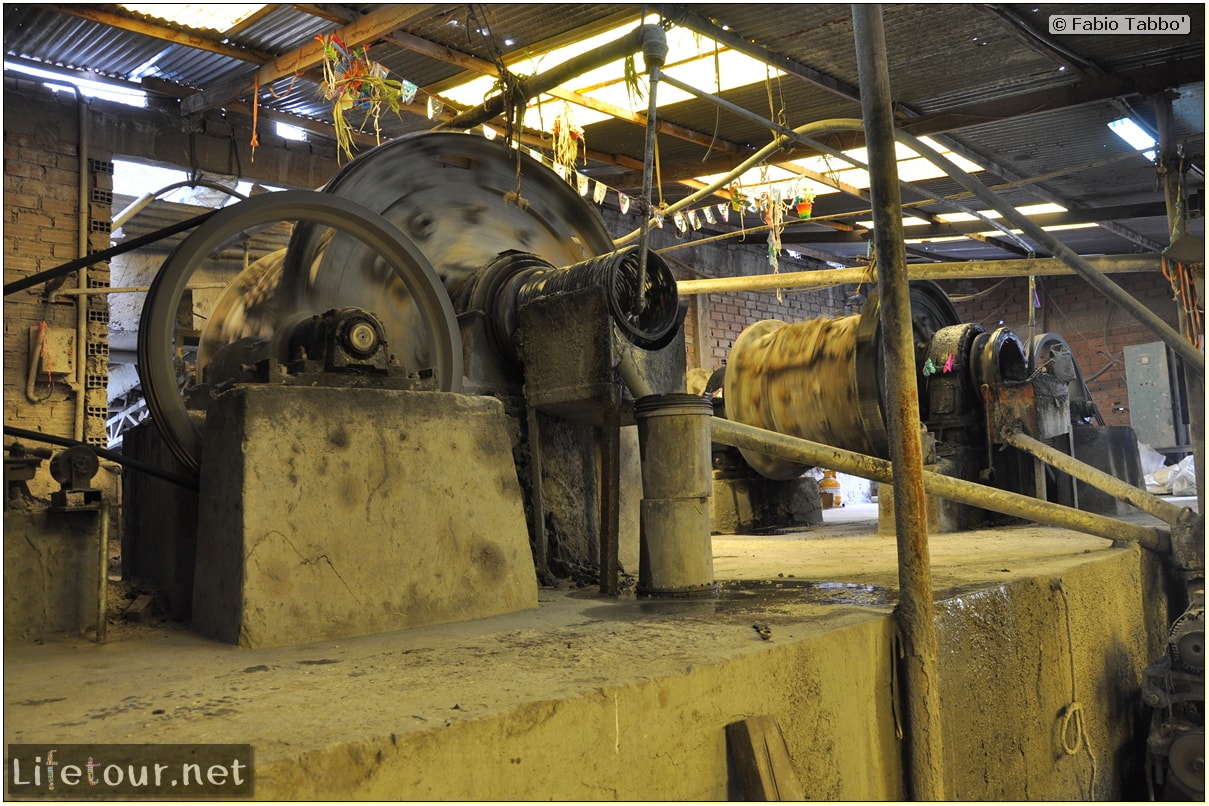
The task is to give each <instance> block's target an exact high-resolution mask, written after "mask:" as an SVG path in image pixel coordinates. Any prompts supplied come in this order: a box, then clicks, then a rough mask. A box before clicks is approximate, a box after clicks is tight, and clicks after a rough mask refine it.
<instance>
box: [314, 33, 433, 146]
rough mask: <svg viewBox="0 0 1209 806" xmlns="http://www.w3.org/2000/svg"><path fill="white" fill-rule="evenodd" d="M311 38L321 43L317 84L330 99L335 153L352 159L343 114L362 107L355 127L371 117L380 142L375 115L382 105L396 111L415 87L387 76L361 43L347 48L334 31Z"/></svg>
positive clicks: (348, 128) (350, 132) (349, 130)
mask: <svg viewBox="0 0 1209 806" xmlns="http://www.w3.org/2000/svg"><path fill="white" fill-rule="evenodd" d="M315 39H316V40H318V41H319V42H322V43H323V83H322V84H320V88H321V89H322V91H323V97H324V98H326V99H327V100H329V101H331V102H332V122H333V124H334V126H335V129H336V151H337V155H339V154H344V155H345V156H347V157H348V158H349V159H352V157H353V138H352V135H353V131H354V129H353V127H352V125H351V124H349V122H348V120H347V118H346V114H347V113H348V112H351V111H352V110H354V109H357V110H362V111H364V112H365V118H364V119H363V120H362V121H361V126H360V127H358V128H357V129H356V131H362V130H364V128H365V125H366V123H368V122H369V121H370V120H371V119H372V120H373V122H374V136H375V138H376V140H377V141H378V142H379V143H380V142H381V141H382V129H381V126H380V125H379V118H380V117H381V115H382V109H383V107H385V108H387V109H389V110H390V111H392V112H394V113H395V114H399V110H400V109H401V108H402V106H403V105H404V104H409V103H411V102H412V100H414V99H415V96H416V91H417V90H418V89H419V88H418V87H416V85H415V84H413V83H411V82H410V81H406V82H405V81H398V80H395V79H392V78H390V71H389V70H387V69H386V68H385V67H383V66H382V65H381V64H379V63H378V62H375V61H372V60H371V59H370V58H369V50H368V49H367V48H366V47H365V46H364V45H362V46H360V47H355V48H351V49H350V48H348V47H346V46H345V44H344V42H343V40H341V39H340V37H338V36H336V35H335V34H332V35H329V36H317V37H315ZM432 103H433V99H432V98H431V97H429V110H430V112H431V110H432Z"/></svg>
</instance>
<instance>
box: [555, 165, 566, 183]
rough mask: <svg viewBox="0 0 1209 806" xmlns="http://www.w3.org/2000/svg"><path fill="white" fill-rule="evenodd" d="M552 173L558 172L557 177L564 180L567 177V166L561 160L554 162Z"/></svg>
mask: <svg viewBox="0 0 1209 806" xmlns="http://www.w3.org/2000/svg"><path fill="white" fill-rule="evenodd" d="M554 173H556V174H558V178H559V179H563V180H565V179H566V178H567V166H566V165H563V164H562V163H561V162H556V163H554Z"/></svg>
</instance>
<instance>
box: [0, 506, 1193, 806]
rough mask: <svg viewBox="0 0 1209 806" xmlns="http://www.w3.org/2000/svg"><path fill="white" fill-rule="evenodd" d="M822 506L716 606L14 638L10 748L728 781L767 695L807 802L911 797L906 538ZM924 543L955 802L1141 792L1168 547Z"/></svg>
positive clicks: (656, 792)
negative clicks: (902, 628)
mask: <svg viewBox="0 0 1209 806" xmlns="http://www.w3.org/2000/svg"><path fill="white" fill-rule="evenodd" d="M1194 504H1195V502H1193V505H1194ZM824 517H825V521H826V523H825V524H824V525H822V526H818V527H813V528H810V529H807V530H803V531H799V532H793V533H787V534H782V535H775V536H762V537H752V536H730V537H719V536H715V538H714V543H713V546H714V567H715V570H716V573H717V576H718V578H719V579H720V580H722V581H723V592H722V595H721V596H720V598H718V599H717V600H705V601H695V602H649V601H639V600H636V599H634V598H633V597H632V596H629V597H627V596H625V595H623V596H621V597H619V598H604V597H601V596H599V595H597V594H595V593H594V592H593V590H591V589H580V590H551V589H542V590H541V592H540V597H539V598H540V604H539V607H538V608H537V609H536V610H533V611H525V612H518V613H511V614H505V615H500V616H495V617H491V618H487V619H483V620H479V621H473V622H465V623H458V624H447V625H440V626H434V627H426V628H420V629H413V630H406V631H400V632H392V633H384V634H380V635H375V636H369V637H364V638H354V639H346V640H340V641H337V642H325V643H315V644H310V645H305V646H293V647H278V648H265V649H246V648H239V647H235V646H230V645H225V644H220V643H217V642H214V641H211V640H208V639H204V638H201V637H199V636H197V635H195V634H194V633H192V632H189V631H187V630H186V629H185V628H183V627H181V626H179V625H173V624H171V623H168V622H165V623H162V624H159V625H156V626H153V627H147V626H139V627H137V628H136V627H135V626H133V625H132V626H128V627H126V628H125V633H124V634H121V635H119V636H117V637H116V639H115V640H112V641H111V642H109V643H107V644H104V645H96V644H92V643H89V642H88V641H85V640H79V639H76V640H66V639H65V640H62V641H59V642H47V643H45V644H43V645H37V646H32V645H27V644H26V645H21V644H17V645H9V646H8V647H7V648H6V651H5V659H4V672H5V681H4V714H5V720H4V738H5V742H6V743H15V742H21V743H38V744H45V745H47V746H51V745H53V744H54V743H92V742H120V743H148V742H173V743H179V742H208V743H250V744H252V745H253V746H254V753H255V761H254V765H253V768H254V774H255V789H254V792H255V797H256V799H311V798H322V799H343V798H351V799H404V800H428V799H433V800H436V799H440V800H457V799H468V800H511V799H517V800H543V799H553V800H614V799H622V800H688V799H701V800H725V799H727V798H728V796H729V795H731V794H733V791H732V789H731V786H732V784H731V780H732V776H731V775H730V773H729V771H728V761H727V751H726V739H725V727H726V725H727V724H730V723H732V722H735V721H738V720H742V719H744V718H746V717H749V716H755V715H760V714H769V715H772V716H773V717H774V718H775V719H776V720H777V722H778V724H779V725H780V728H781V730H782V732H783V733H784V735H785V738H786V742H787V745H788V750H789V754H790V757H791V758H792V760H793V765H794V769H795V772H796V774H797V776H798V778H799V779H800V781H801V782H802V785H803V787H804V789H805V792H806V796H807V798H810V799H820V800H836V799H846V800H847V799H853V800H865V799H869V800H885V799H890V800H898V799H902V798H904V797H905V795H906V789H905V787H906V784H905V780H906V773H905V772H904V768H903V762H902V758H903V752H902V751H903V747H902V741H901V740H900V739H899V738H898V736H897V731H898V727H899V725H898V720H897V717H896V713H897V711H896V704H895V701H894V698H893V696H892V680H893V675H892V667H893V664H892V657H893V640H892V638H893V632H894V631H893V624H892V620H891V612H892V608H893V602H894V599H895V588H896V587H897V570H896V568H897V566H896V559H895V545H894V542H895V541H894V539H893V537H892V536H891V537H886V536H878V535H876V534H875V531H876V517H877V513H876V505H866V506H863V507H846V508H844V509H839V510H827V511H826V512H825V513H824ZM1137 517H1139V518H1144V516H1137ZM931 552H932V564H933V576H934V585H935V592H936V600H937V602H938V607H937V625H938V630H939V633H940V643H941V653H940V670H941V680H940V686H939V687H940V691H941V700H942V706H941V707H942V717H943V722H944V731H945V736H944V741H945V754H946V764H945V766H946V769H947V775H948V795H949V797H950V798H951V799H958V800H1037V799H1057V800H1084V799H1097V800H1104V799H1121V798H1124V799H1136V798H1143V797H1145V783H1144V781H1145V778H1144V773H1143V755H1142V754H1143V752H1144V747H1145V745H1144V739H1145V733H1146V728H1147V722H1146V719H1145V716H1146V715H1145V714H1144V713H1143V708H1142V705H1141V701H1140V683H1141V675H1142V670H1143V669H1144V668H1145V667H1146V666H1147V665H1149V664H1150V663H1151V662H1152V661H1153V659H1154V657H1155V656H1157V653H1158V652H1159V651H1160V647H1161V645H1162V644H1161V641H1162V639H1163V638H1164V637H1165V634H1166V630H1167V614H1166V612H1165V611H1164V610H1163V608H1162V607H1155V606H1153V602H1154V601H1156V600H1159V599H1161V596H1159V592H1160V588H1161V586H1162V576H1161V573H1160V563H1159V562H1158V561H1156V559H1155V558H1154V557H1152V556H1150V555H1146V554H1145V553H1144V552H1142V551H1141V550H1140V549H1138V548H1136V547H1132V546H1122V547H1115V546H1114V545H1112V544H1110V543H1109V542H1107V541H1104V540H1102V539H1099V538H1094V537H1087V536H1082V535H1078V534H1075V533H1072V532H1068V531H1064V530H1059V529H1052V528H1041V527H1036V526H1010V527H1002V528H996V529H987V530H981V531H978V532H971V533H952V534H942V535H935V536H933V537H932V538H931ZM1148 603H1150V604H1148ZM754 624H759V625H763V626H767V627H768V628H769V631H770V636H769V638H768V639H767V640H763V639H762V638H761V636H760V635H759V633H758V632H757V631H756V630H753V628H752V627H753V625H754ZM113 632H115V633H116V632H118V631H117V630H113ZM1076 703H1077V704H1078V706H1081V708H1082V714H1083V717H1082V719H1083V722H1084V725H1085V728H1084V730H1085V734H1086V738H1087V745H1086V751H1083V750H1080V751H1078V752H1076V753H1075V754H1073V755H1068V754H1066V753H1065V752H1064V750H1063V744H1064V740H1063V736H1062V733H1063V730H1064V729H1069V727H1070V725H1069V723H1070V720H1069V719H1068V718H1066V717H1067V715H1068V714H1070V712H1071V711H1072V706H1074V705H1075V704H1076ZM1066 743H1067V744H1068V745H1069V743H1070V740H1069V736H1068V738H1067V740H1066Z"/></svg>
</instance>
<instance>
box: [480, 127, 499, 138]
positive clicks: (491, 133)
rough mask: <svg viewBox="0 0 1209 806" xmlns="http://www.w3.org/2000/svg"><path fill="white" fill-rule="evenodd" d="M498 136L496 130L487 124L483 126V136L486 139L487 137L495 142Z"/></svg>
mask: <svg viewBox="0 0 1209 806" xmlns="http://www.w3.org/2000/svg"><path fill="white" fill-rule="evenodd" d="M496 134H497V132H496V130H495V129H493V128H491V127H490V126H488V125H487V124H486V123H484V124H483V136H484V137H486V138H487V139H488V140H494V139H495V135H496Z"/></svg>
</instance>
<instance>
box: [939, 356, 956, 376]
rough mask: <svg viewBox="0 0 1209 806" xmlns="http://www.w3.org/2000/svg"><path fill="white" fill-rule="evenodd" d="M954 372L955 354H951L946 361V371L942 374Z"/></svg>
mask: <svg viewBox="0 0 1209 806" xmlns="http://www.w3.org/2000/svg"><path fill="white" fill-rule="evenodd" d="M952 371H953V354H952V353H949V357H948V358H946V359H945V366H944V369H942V370H941V372H952Z"/></svg>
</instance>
